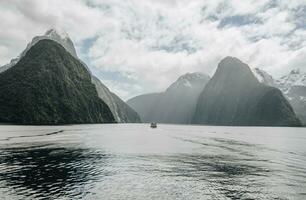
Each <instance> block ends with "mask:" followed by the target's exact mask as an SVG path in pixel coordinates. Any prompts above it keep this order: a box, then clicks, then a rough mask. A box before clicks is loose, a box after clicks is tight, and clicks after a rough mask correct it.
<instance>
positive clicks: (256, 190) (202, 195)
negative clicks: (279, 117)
mask: <svg viewBox="0 0 306 200" xmlns="http://www.w3.org/2000/svg"><path fill="white" fill-rule="evenodd" d="M88 127H89V128H88ZM2 128H3V127H2ZM61 128H63V129H62V130H51V129H58V128H52V127H44V128H35V127H34V128H33V127H31V129H30V128H25V130H23V129H21V130H20V127H14V126H11V127H5V129H4V130H2V131H1V127H0V133H1V134H2V135H1V136H0V141H1V143H0V197H1V199H12V200H17V199H18V200H19V199H20V200H21V199H22V200H23V199H305V198H306V193H305V191H306V157H305V155H306V154H305V153H306V148H305V147H304V146H305V145H303V144H306V143H304V142H305V141H306V137H305V136H304V134H301V133H302V132H303V130H302V131H301V130H298V129H296V130H295V129H290V131H288V133H289V134H287V133H280V131H279V129H275V131H274V132H273V130H274V129H272V132H271V133H270V135H269V137H270V139H269V137H266V136H265V135H260V134H259V135H258V138H257V139H256V140H257V141H255V139H254V133H253V132H252V131H253V129H251V128H249V129H243V131H245V132H246V133H243V134H241V131H242V130H241V129H237V130H230V131H228V130H227V132H226V133H225V131H224V130H223V129H220V128H210V129H216V130H214V131H211V130H206V129H209V128H208V127H197V128H196V127H185V126H166V125H164V128H163V126H160V127H159V129H156V130H154V131H152V130H150V129H146V128H144V126H143V125H124V126H123V128H122V125H121V126H110V125H109V126H107V125H101V126H80V127H78V129H75V126H72V127H69V126H68V127H61ZM27 129H29V130H27ZM101 130H103V131H101ZM187 130H188V131H187ZM292 130H294V131H292ZM261 131H262V132H265V131H266V129H264V128H262V129H261ZM269 131H271V129H269ZM255 132H258V130H255ZM262 137H265V138H262ZM255 138H256V137H255ZM283 141H285V143H283Z"/></svg>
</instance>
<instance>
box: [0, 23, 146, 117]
mask: <svg viewBox="0 0 306 200" xmlns="http://www.w3.org/2000/svg"><path fill="white" fill-rule="evenodd" d="M44 39H50V40H53V41H55V42H57V43H58V44H60V45H62V46H63V47H64V48H65V49H66V50H67V51H68V52H69V53H70V54H71V55H72V56H73V57H74V58H76V59H78V61H79V62H80V63H81V64H82V65H83V66H84V67H85V68H86V69H87V71H88V73H90V75H91V77H92V83H93V84H94V85H95V86H96V90H97V92H98V94H99V97H100V98H101V99H102V100H103V101H104V102H105V103H106V104H107V105H108V106H109V108H110V109H111V111H112V113H113V115H114V117H115V119H116V121H117V122H121V123H137V122H140V117H139V116H138V114H137V113H136V112H135V111H134V110H133V109H132V108H130V107H129V106H128V105H127V104H126V103H125V102H124V101H122V100H121V99H120V98H119V97H118V96H117V95H116V94H114V93H112V92H111V91H110V90H109V89H108V88H107V87H106V86H105V85H103V84H102V83H101V81H100V80H99V79H97V78H96V77H94V76H93V75H92V74H91V72H90V70H89V68H88V66H87V65H86V64H85V63H84V62H83V61H82V60H80V59H79V58H78V56H77V53H76V51H75V48H74V44H73V42H72V40H71V39H70V37H69V35H68V34H67V33H66V32H65V31H63V30H61V29H58V28H52V29H50V30H48V31H46V33H45V34H44V35H42V36H35V37H34V38H33V39H32V41H31V42H30V43H29V44H28V45H27V47H26V49H25V50H24V51H23V52H22V53H21V54H20V55H19V56H18V57H17V58H15V59H13V60H12V61H11V62H10V63H9V64H7V65H4V66H3V67H0V73H1V72H3V71H6V70H7V69H9V68H11V67H12V66H14V65H15V64H16V63H18V61H19V60H20V59H21V58H23V57H24V56H25V55H26V53H27V52H28V51H29V50H30V49H31V48H32V47H33V46H34V45H35V44H36V43H37V42H39V41H41V40H44ZM102 91H103V92H102Z"/></svg>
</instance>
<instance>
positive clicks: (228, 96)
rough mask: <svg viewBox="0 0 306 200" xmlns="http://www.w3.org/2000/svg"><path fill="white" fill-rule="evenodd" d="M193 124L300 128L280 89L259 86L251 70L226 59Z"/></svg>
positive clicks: (204, 91)
mask: <svg viewBox="0 0 306 200" xmlns="http://www.w3.org/2000/svg"><path fill="white" fill-rule="evenodd" d="M193 123H197V124H210V125H237V126H300V125H301V124H300V121H299V119H298V118H297V117H296V115H295V113H294V111H293V109H292V107H291V106H290V104H289V103H288V101H287V100H286V99H285V98H284V96H283V95H282V93H281V91H280V90H279V89H277V88H274V87H270V86H266V85H265V84H263V83H260V82H259V81H258V80H257V78H256V77H255V76H254V74H253V73H252V71H251V70H250V68H249V66H248V65H246V64H245V63H243V62H241V61H240V60H239V59H237V58H233V57H226V58H224V59H223V60H222V61H221V62H220V63H219V65H218V68H217V70H216V72H215V74H214V76H213V77H212V78H211V80H210V81H209V82H208V83H207V85H206V87H205V88H204V90H203V91H202V93H201V94H200V97H199V99H198V103H197V108H196V112H195V115H194V118H193Z"/></svg>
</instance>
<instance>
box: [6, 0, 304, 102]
mask: <svg viewBox="0 0 306 200" xmlns="http://www.w3.org/2000/svg"><path fill="white" fill-rule="evenodd" d="M302 9H306V3H305V1H303V0H293V1H272V0H247V1H240V0H232V1H227V0H208V1H202V0H146V1H139V0H127V1H122V0H102V1H100V0H84V1H81V0H53V1H41V0H24V1H18V0H12V1H0V11H1V12H0V17H1V18H2V19H7V20H1V22H0V26H1V29H0V53H1V54H0V64H5V62H8V61H9V59H10V58H12V57H14V56H16V55H18V53H19V52H20V51H21V50H22V49H23V48H24V47H25V45H26V43H27V42H28V41H29V40H30V39H31V38H32V37H33V36H34V35H37V34H42V33H43V32H44V31H45V30H46V29H48V28H49V27H50V26H59V27H61V28H64V29H66V31H67V32H68V33H69V34H70V35H71V38H72V39H73V40H74V42H75V43H76V47H77V48H78V49H77V50H78V52H79V54H80V55H81V56H84V57H86V58H89V60H87V61H88V64H89V65H90V66H91V65H92V66H94V67H95V68H98V69H100V70H101V73H103V72H115V73H120V74H121V76H122V77H124V79H122V80H117V79H116V80H115V79H112V77H108V78H107V79H105V80H104V82H105V83H107V84H106V85H108V86H109V87H110V88H111V89H112V90H114V91H116V92H117V93H118V95H119V96H121V97H123V98H125V99H126V98H129V97H131V96H133V95H136V94H140V93H143V92H152V91H161V90H164V89H165V88H166V87H167V86H168V85H169V84H170V83H171V82H173V81H174V80H175V79H176V78H177V77H178V76H179V75H181V74H183V73H186V72H193V71H202V72H206V73H209V74H211V73H213V72H214V70H215V68H216V66H217V63H218V62H219V61H220V59H222V58H223V57H225V56H227V55H231V56H236V57H238V58H240V59H241V60H243V61H245V62H247V63H248V64H249V65H250V66H253V67H261V68H264V69H266V70H267V71H268V72H270V73H272V74H273V75H276V76H280V75H282V74H283V73H285V72H287V71H288V70H289V69H291V68H294V67H299V68H305V60H306V52H305V39H304V38H305V29H306V28H305V26H306V23H305V22H303V15H302V14H303V10H302ZM301 13H302V14H301ZM304 16H305V14H304ZM250 19H251V20H250ZM221 22H222V24H223V25H224V26H220V24H221ZM303 23H304V24H303ZM88 40H92V41H91V42H90V44H89V43H88V42H87V41H88ZM84 48H85V52H81V49H84ZM86 50H88V52H87V51H86ZM86 54H87V55H86Z"/></svg>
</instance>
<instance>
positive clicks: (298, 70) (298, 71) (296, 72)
mask: <svg viewBox="0 0 306 200" xmlns="http://www.w3.org/2000/svg"><path fill="white" fill-rule="evenodd" d="M300 73H301V70H300V69H293V70H291V72H290V74H300Z"/></svg>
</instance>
